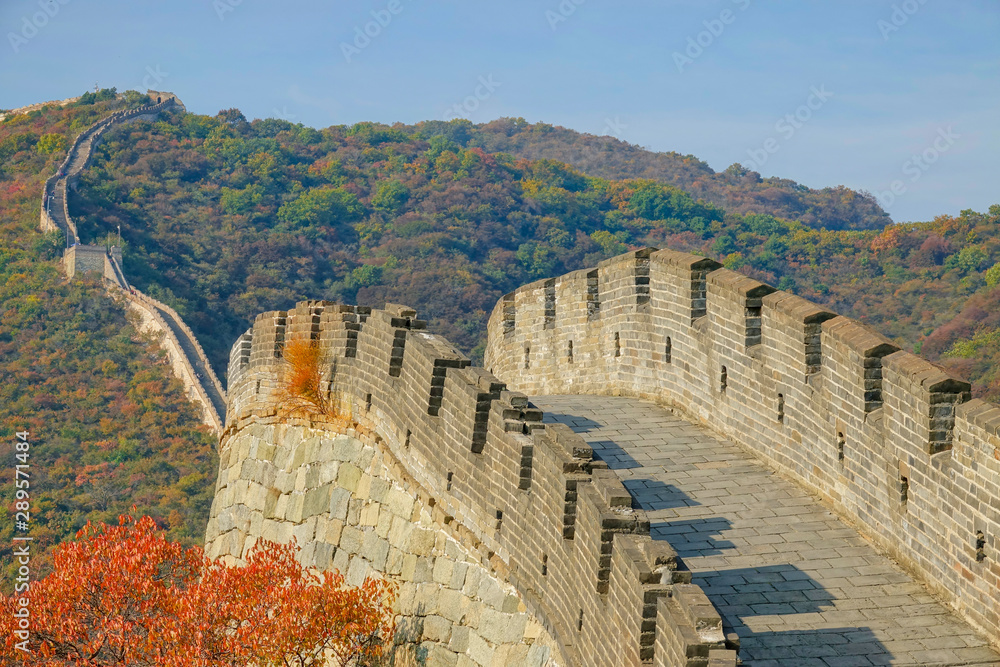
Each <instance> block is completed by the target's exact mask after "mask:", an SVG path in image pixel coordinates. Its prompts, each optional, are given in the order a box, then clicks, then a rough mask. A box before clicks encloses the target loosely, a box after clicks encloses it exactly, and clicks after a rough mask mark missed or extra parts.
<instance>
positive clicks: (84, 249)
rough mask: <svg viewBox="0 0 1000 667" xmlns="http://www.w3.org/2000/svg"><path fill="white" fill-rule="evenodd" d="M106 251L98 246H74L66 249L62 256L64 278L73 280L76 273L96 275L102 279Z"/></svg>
mask: <svg viewBox="0 0 1000 667" xmlns="http://www.w3.org/2000/svg"><path fill="white" fill-rule="evenodd" d="M107 254H108V253H107V250H105V248H104V246H99V245H75V246H72V247H69V248H66V252H65V253H64V254H63V268H64V270H65V271H66V277H68V278H73V277H74V276H75V275H76V274H78V273H97V274H99V275H100V276H101V277H102V278H103V277H104V274H105V271H104V268H105V267H104V265H105V259H106V257H107Z"/></svg>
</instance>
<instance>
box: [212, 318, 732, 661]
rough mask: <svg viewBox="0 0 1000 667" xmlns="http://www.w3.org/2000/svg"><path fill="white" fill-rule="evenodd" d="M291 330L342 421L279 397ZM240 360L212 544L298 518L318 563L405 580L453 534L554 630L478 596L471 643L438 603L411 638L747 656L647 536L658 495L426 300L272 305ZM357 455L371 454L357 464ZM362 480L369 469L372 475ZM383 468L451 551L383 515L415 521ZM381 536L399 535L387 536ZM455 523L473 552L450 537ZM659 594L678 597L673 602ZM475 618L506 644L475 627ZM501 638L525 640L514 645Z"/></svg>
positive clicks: (464, 600) (298, 531)
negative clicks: (403, 565)
mask: <svg viewBox="0 0 1000 667" xmlns="http://www.w3.org/2000/svg"><path fill="white" fill-rule="evenodd" d="M543 311H544V309H542V311H540V312H543ZM543 314H544V313H543ZM296 338H301V339H305V340H311V341H314V342H315V344H317V345H319V346H320V349H321V352H322V354H323V357H324V375H323V386H322V392H323V394H324V395H325V396H327V397H328V398H329V400H330V401H331V402H332V403H333V404H335V405H336V406H337V410H338V414H339V415H340V419H339V420H335V421H331V422H324V421H320V420H313V421H309V420H306V419H305V418H304V417H293V416H290V415H288V414H286V413H282V412H280V411H279V406H278V405H277V400H276V396H277V392H278V390H279V386H280V382H281V376H282V373H283V369H284V367H285V362H284V361H283V360H282V357H281V354H282V351H283V348H284V345H285V343H286V342H287V341H289V340H293V339H296ZM529 363H530V360H529ZM229 378H230V388H229V395H228V411H227V415H226V428H225V431H224V433H223V436H222V439H221V443H220V459H221V462H220V476H219V486H218V489H217V495H216V498H215V502H214V504H213V509H212V519H211V520H210V524H209V528H208V533H207V536H206V541H207V542H208V544H209V548H210V551H211V553H213V554H228V555H232V556H242V555H244V554H245V550H246V548H247V545H248V544H249V543H251V542H252V540H253V539H256V538H259V537H273V538H278V539H287V538H288V537H289V536H290V535H301V536H302V539H304V540H307V542H308V543H309V544H316V545H317V546H315V547H313V548H312V550H311V551H308V552H305V553H303V557H304V558H306V559H307V560H308V562H310V563H311V564H314V565H316V566H317V567H337V568H340V569H342V570H343V569H345V568H346V571H347V572H348V574H349V575H350V576H352V577H354V578H355V579H356V578H357V577H360V576H361V574H360V573H362V572H367V571H369V570H374V571H376V572H379V573H381V574H383V575H386V576H389V577H392V578H394V579H396V580H397V581H400V582H401V583H402V584H403V585H404V586H409V587H408V588H406V590H407V591H410V590H416V589H413V588H412V586H410V584H412V583H414V582H411V581H410V580H408V579H407V577H408V576H410V574H409V572H408V571H404V570H401V569H399V566H398V564H399V563H400V562H402V561H400V558H403V559H404V560H405V559H406V558H407V557H409V556H410V555H412V556H414V557H418V562H420V563H424V564H423V565H420V567H422V568H423V569H424V571H426V570H427V568H430V571H431V572H432V573H433V571H434V569H435V567H437V564H436V561H435V562H434V565H431V563H430V561H429V560H428V559H432V558H438V557H441V554H442V552H441V551H440V549H441V548H443V549H444V551H443V554H444V557H446V558H450V559H451V560H450V561H449V562H451V563H453V564H452V565H442V566H441V567H444V568H448V567H451V568H455V567H458V565H457V564H459V563H466V564H469V563H471V564H473V565H476V564H477V563H478V565H476V567H479V568H482V570H483V576H484V577H487V578H489V579H490V580H495V581H496V582H498V585H500V584H503V586H509V587H510V588H509V590H511V591H513V592H514V593H515V594H516V597H517V599H518V607H517V612H516V613H517V614H522V613H526V614H527V615H528V617H527V618H528V619H529V620H525V621H524V623H525V625H524V627H525V628H531V627H533V625H532V624H533V623H537V624H538V626H540V628H541V629H542V630H544V632H542V631H541V630H540V631H539V632H538V635H537V636H538V640H535V641H534V642H533V643H532V644H531V645H530V646H529V645H528V644H527V642H526V641H525V636H523V635H522V636H520V637H517V636H516V635H518V633H520V632H521V621H520V620H517V621H515V620H509V621H508V620H506V617H504V620H503V622H504V623H509V624H511V625H510V627H511V628H513V629H511V630H510V634H509V635H505V636H504V637H503V639H502V640H501V639H500V638H496V642H491V641H490V639H489V638H488V637H487V636H486V635H485V634H484V633H483V632H484V628H483V625H482V622H481V619H480V621H479V623H480V624H479V625H478V626H477V625H476V623H477V621H476V615H475V613H473V612H470V613H469V614H468V615H462V616H458V617H457V618H449V619H448V622H449V623H450V625H447V628H450V630H448V631H450V632H451V633H452V634H451V636H455V633H456V632H459V634H460V635H461V634H462V633H464V632H466V630H467V631H468V637H469V638H470V640H469V645H468V646H462V645H461V644H459V646H458V647H452V646H451V644H450V643H448V644H446V643H445V642H444V640H441V639H434V637H440V636H443V635H444V634H447V632H446V631H445V630H442V629H440V628H445V627H446V624H445V623H444V622H438V621H435V623H437V626H439V628H438V629H435V630H434V632H436V633H437V634H436V635H434V636H433V637H432V636H431V635H428V634H427V630H426V628H427V627H428V626H427V621H426V619H425V620H424V621H423V626H422V627H423V628H424V631H423V632H424V635H423V636H414V637H413V638H411V641H414V642H417V643H420V642H431V643H432V644H434V647H432V649H433V650H435V651H437V652H438V654H439V655H440V656H441V660H450V658H448V655H454V657H455V660H456V662H455V663H451V662H447V663H445V662H443V663H441V664H480V665H486V664H512V665H516V664H532V663H531V660H533V659H537V657H538V653H535V654H530V651H531V648H532V647H534V646H536V645H537V646H539V647H543V646H546V645H551V646H553V647H554V649H555V650H553V651H552V652H551V653H550V655H549V657H548V659H550V660H552V661H553V662H555V663H558V664H565V665H593V666H594V667H597V666H601V667H607V666H613V665H634V664H638V663H639V662H640V661H643V662H644V664H650V665H657V666H660V665H663V666H665V665H690V666H692V667H697V666H700V665H707V664H708V661H709V660H710V659H712V660H714V661H715V662H713V664H718V665H720V667H724V666H725V665H735V664H736V655H735V652H734V651H731V650H727V649H726V648H725V647H726V645H727V640H726V637H725V636H724V635H723V632H722V624H721V619H720V618H719V615H718V613H716V611H715V609H714V608H713V607H712V606H711V604H709V603H708V601H707V598H705V596H704V594H703V593H702V592H701V589H700V588H698V587H697V586H693V585H691V584H690V574H689V573H687V572H686V571H684V569H683V567H681V564H680V563H679V562H678V558H677V556H676V553H675V552H674V550H673V549H672V548H671V547H670V545H669V544H668V543H666V542H665V541H660V540H658V541H655V542H654V541H653V540H651V539H650V537H649V521H648V519H647V518H646V516H645V513H644V512H643V511H642V510H638V509H633V508H632V500H631V496H630V495H629V493H628V492H627V490H626V489H625V488H624V487H623V486H622V484H621V482H619V481H618V478H617V477H616V476H615V475H614V473H613V472H612V471H610V470H608V469H607V465H606V464H604V463H603V462H600V461H595V460H593V456H592V450H591V448H590V447H589V446H588V445H586V443H585V442H584V440H583V439H582V438H581V437H579V436H578V435H576V434H574V433H573V432H572V431H571V430H570V429H568V428H567V427H565V426H564V425H559V424H553V425H543V424H542V413H541V411H539V410H537V409H535V408H533V407H532V406H531V405H530V403H529V402H528V400H527V398H526V396H525V395H523V394H520V393H517V392H510V391H507V390H506V387H505V386H504V385H503V383H501V382H500V381H499V380H497V378H496V377H494V376H492V375H491V374H490V373H488V372H486V371H484V370H483V369H480V368H475V367H472V366H470V363H469V360H468V359H466V358H464V357H462V356H461V355H460V354H459V353H458V352H457V351H455V349H454V348H453V347H452V346H451V345H450V344H449V343H448V342H447V341H446V340H445V339H443V338H441V337H440V336H436V335H434V334H431V333H429V332H427V331H426V330H425V328H424V323H423V322H422V321H420V320H418V319H417V318H416V313H415V312H414V311H412V310H410V309H408V308H406V307H403V306H395V305H391V304H390V305H387V306H386V309H385V310H374V311H373V310H371V309H366V308H360V307H354V306H338V305H333V304H330V303H326V302H303V303H300V304H298V305H297V306H296V308H295V309H293V310H291V311H287V312H286V311H280V312H270V313H264V314H263V315H260V316H258V318H257V320H256V321H255V323H254V326H253V328H252V329H251V330H249V331H248V332H247V333H246V334H244V335H243V336H241V337H240V339H239V340H237V342H236V344H235V345H234V347H233V350H232V354H231V357H230V367H229ZM295 429H298V430H295ZM343 435H348V436H350V439H349V440H350V442H355V441H359V442H361V443H362V445H363V452H364V453H363V454H356V453H354V454H352V456H355V457H360V458H351V459H349V460H345V459H343V458H338V456H340V455H339V454H337V452H338V451H340V450H338V447H347V446H348V444H347V443H348V440H343V439H338V437H342V436H343ZM337 443H342V444H339V445H338V444H337ZM352 446H353V445H352ZM292 452H302V454H298V453H295V454H292ZM289 457H291V458H289ZM289 461H291V463H289ZM348 464H350V465H351V466H353V467H354V468H356V469H357V473H354V472H351V473H349V474H348V476H347V477H344V478H343V479H342V478H341V475H342V474H343V471H344V470H345V466H346V465H348ZM347 469H349V470H353V469H351V468H347ZM355 477H358V481H357V483H356V480H355ZM293 478H294V480H299V481H294V483H293ZM360 479H370V480H371V481H370V482H368V483H367V487H366V486H365V483H362V482H361V481H360ZM375 480H380V481H379V482H378V483H376V481H375ZM376 486H377V487H378V489H379V490H378V491H377V493H379V494H381V493H382V492H383V491H384V492H385V494H386V495H385V498H387V497H388V496H389V495H390V494H392V493H394V492H399V491H400V490H402V492H403V493H405V494H407V495H408V496H409V497H412V498H416V499H417V503H416V504H415V505H414V507H413V508H412V510H411V514H410V515H409V519H408V520H409V522H410V524H411V525H412V526H415V527H419V528H421V529H432V530H434V531H436V533H437V534H438V537H435V545H438V547H439V548H438V547H436V548H438V551H434V552H429V553H426V554H424V553H422V554H417V553H412V554H411V553H410V552H408V551H407V543H406V541H405V539H402V538H400V539H396V540H395V541H393V538H392V536H391V535H389V534H388V533H387V534H385V535H380V534H379V531H380V530H381V531H382V532H384V531H385V528H386V526H388V528H389V530H390V531H391V530H392V526H393V525H400V526H401V525H402V523H399V522H397V521H396V520H395V519H394V518H392V517H395V518H397V519H399V520H400V522H403V523H406V522H405V521H403V520H404V518H405V517H404V515H405V514H406V512H403V513H402V514H399V513H396V514H393V510H392V509H391V508H387V507H385V505H386V504H387V503H385V502H384V498H383V501H379V500H377V499H376V498H375V497H373V496H372V489H374V488H375V487H376ZM321 487H323V490H321V491H318V489H320V488H321ZM348 492H349V493H350V496H349V497H348V495H347V494H348ZM310 493H313V494H314V495H312V496H310V495H309V494H310ZM317 493H318V494H319V495H318V496H317V495H315V494H317ZM327 493H329V494H331V496H330V497H331V498H333V496H334V495H336V497H337V498H339V499H341V500H339V501H338V502H342V501H343V499H345V498H346V503H347V514H346V515H344V514H343V512H341V508H340V506H339V505H337V506H336V507H335V506H334V502H333V500H329V501H328V500H327V495H326V494H327ZM366 494H367V495H366ZM310 498H311V499H310ZM283 499H285V500H283ZM306 503H309V508H308V510H306V509H305V504H306ZM380 503H381V504H380ZM373 505H378V509H370V508H371V507H372V506H373ZM352 507H353V508H355V509H356V511H353V510H352ZM366 507H367V508H369V509H367V510H366V509H364V508H366ZM386 512H388V514H386ZM341 516H343V517H344V518H340V517H341ZM334 521H339V522H341V523H342V524H343V525H341V524H334V528H333V533H332V534H331V532H330V530H331V529H330V525H331V522H334ZM321 522H322V524H323V526H325V528H324V530H325V532H326V536H325V537H323V538H322V539H321V538H320V537H319V534H320V532H319V529H318V528H317V526H319V525H320V523H321ZM415 529H416V528H414V527H409V528H399V530H401V531H403V532H406V531H410V530H415ZM338 530H339V531H340V534H339V536H338V535H336V533H337V531H338ZM345 534H347V535H348V536H349V537H348V538H347V539H348V541H347V542H346V543H345V537H344V535H345ZM387 535H389V536H388V537H387ZM396 537H400V536H399V535H396ZM377 540H387V541H388V543H387V545H384V544H383V543H382V542H378V548H376V547H375V546H373V545H374V544H375V542H376V541H377ZM401 540H402V541H401ZM449 540H452V541H454V542H455V543H456V544H457V545H459V546H460V547H461V552H459V551H455V550H452V553H451V555H450V556H449V553H448V548H449V547H448V546H447V545H448V544H451V542H450V541H449ZM300 541H301V540H300ZM321 542H322V544H323V545H325V546H321V545H320V543H321ZM358 545H361V546H358ZM365 545H368V546H367V547H366V546H365ZM442 545H443V546H442ZM386 549H388V552H387V554H388V555H387V556H386V558H385V559H383V557H382V553H383V552H384V551H386ZM358 559H360V560H361V561H362V562H361V563H359V564H355V562H357V561H358ZM470 571H471V570H470ZM452 574H453V576H454V569H453V570H452ZM466 576H468V574H467V575H466ZM431 577H432V579H433V574H432V575H431ZM447 583H448V585H447V586H446V585H445V583H444V576H443V574H442V575H441V577H440V581H436V582H435V585H436V586H438V588H437V589H435V590H440V591H445V590H452V591H457V590H458V588H457V585H458V583H459V582H458V581H457V579H455V580H452V579H449V580H448V582H447ZM452 584H454V585H452ZM441 587H443V588H441ZM418 594H419V595H422V593H417V592H415V593H414V595H418ZM441 594H442V595H444V593H441ZM448 595H451V596H453V597H454V596H455V595H457V594H456V593H449V594H448ZM661 598H666V599H668V600H669V604H667V605H665V606H662V605H661V606H659V607H658V606H657V600H659V599H661ZM408 600H409V598H408V597H406V598H404V599H403V600H402V601H401V609H400V611H401V613H404V616H406V621H407V622H406V623H404V627H405V626H410V627H414V628H417V627H421V626H420V622H419V621H417V620H411V617H412V616H413V615H416V616H420V614H419V612H418V611H417V610H416V609H415V608H413V607H408V606H407V604H408ZM485 602H486V601H485V600H481V599H480V600H478V601H477V599H476V598H475V596H470V595H467V594H466V593H465V591H464V587H463V591H462V594H461V595H460V596H459V603H460V604H463V605H471V607H470V609H471V608H472V607H475V606H476V605H479V606H478V607H477V608H479V609H481V610H482V611H483V613H484V614H485V612H486V609H487V607H488V606H489V605H487V606H482V605H481V604H480V603H485ZM507 604H508V607H507V608H506V609H505V608H504V607H503V606H501V608H500V609H499V610H498V609H497V608H496V606H495V605H493V607H492V612H493V613H501V614H514V613H515V612H514V611H512V608H513V602H510V603H507ZM521 605H523V608H524V609H523V611H522V610H521ZM437 609H439V611H440V609H441V607H440V606H439V607H437ZM430 615H431V616H440V615H441V613H437V614H433V613H432V614H430ZM513 618H514V617H513V616H512V617H511V619H513ZM518 618H519V617H518ZM462 628H464V629H462ZM664 628H669V631H667V630H666V629H664ZM477 636H478V637H481V638H483V639H485V640H486V648H488V649H491V650H492V651H493V653H492V654H491V653H490V651H487V650H485V649H483V644H476V643H475V640H474V638H475V637H477ZM546 637H549V638H551V640H546V639H545V638H546ZM730 641H732V638H730ZM435 642H436V643H435ZM449 642H450V640H449ZM539 642H540V643H539ZM474 645H475V646H479V649H481V650H478V651H477V649H475V648H474ZM504 647H508V648H504ZM506 650H510V651H515V650H517V651H525V650H527V651H528V654H524V655H523V658H522V657H521V655H520V654H518V655H517V656H515V657H511V656H512V655H513V653H508V654H503V651H506ZM497 656H505V657H503V659H502V660H501V659H500V658H498V657H497ZM487 658H488V659H487ZM470 661H471V662H470ZM505 661H506V662H505Z"/></svg>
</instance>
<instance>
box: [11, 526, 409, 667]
mask: <svg viewBox="0 0 1000 667" xmlns="http://www.w3.org/2000/svg"><path fill="white" fill-rule="evenodd" d="M78 536H79V537H80V538H81V539H80V540H78V541H76V542H70V543H66V544H63V545H62V546H60V547H59V549H58V550H57V552H56V555H55V571H54V572H53V573H52V574H51V575H49V576H48V577H46V578H44V579H42V580H40V581H38V582H35V583H33V584H32V585H31V588H30V590H29V591H27V592H24V593H15V594H14V595H11V596H10V597H4V598H3V599H2V600H0V607H2V609H0V614H2V616H0V632H2V633H3V641H4V642H5V644H3V648H2V652H0V664H8V661H9V660H11V659H12V658H13V659H15V660H16V663H17V664H21V665H27V666H35V665H58V666H64V665H65V666H69V665H87V666H94V667H97V666H101V667H103V666H105V665H150V666H154V665H155V666H157V667H216V666H223V665H225V666H227V667H235V666H236V665H249V664H253V665H258V666H260V667H266V666H281V667H308V666H318V665H323V664H327V663H326V660H327V659H333V660H334V661H335V662H334V663H333V664H340V665H367V664H371V663H372V661H374V660H378V659H379V658H380V657H381V656H383V655H384V654H386V653H387V645H388V643H389V642H390V641H391V637H392V634H393V632H394V622H393V620H392V619H393V616H392V611H391V608H390V605H391V604H392V601H393V598H394V596H395V590H394V588H393V586H392V585H391V584H389V583H387V582H385V581H382V580H377V579H367V580H366V581H365V582H364V584H363V585H361V586H360V587H357V588H355V587H349V586H345V585H344V578H343V576H342V575H340V574H339V573H337V572H323V573H321V574H316V573H313V572H310V571H308V570H306V569H305V568H303V567H302V565H301V564H299V562H298V561H297V560H296V558H295V552H296V550H297V547H296V546H295V545H294V544H293V545H278V544H275V543H273V542H263V541H262V542H258V543H257V545H256V546H255V548H254V549H253V551H252V552H251V554H250V555H249V557H248V558H247V562H246V564H245V565H242V566H234V565H229V564H226V563H224V562H222V561H221V560H214V561H213V560H210V559H208V558H206V557H205V555H204V553H203V552H202V550H201V549H200V548H197V547H195V548H190V549H184V548H183V547H182V546H180V545H179V544H176V543H173V542H169V541H167V540H166V539H164V537H163V536H162V534H161V533H160V531H159V530H158V529H157V528H156V524H155V522H154V521H153V520H152V519H151V518H149V517H144V518H142V519H139V520H138V521H134V520H133V519H132V518H131V517H122V518H121V520H120V525H119V526H115V527H109V526H106V525H103V524H102V525H100V526H93V525H90V524H88V525H87V527H86V528H84V530H82V531H80V534H79V535H78ZM22 598H24V599H22ZM25 603H26V604H25ZM18 608H27V609H28V610H29V613H30V620H29V622H28V624H29V628H28V631H27V632H28V633H27V639H26V640H25V634H24V633H23V630H22V631H21V632H20V633H19V632H18V630H19V627H18V623H17V619H16V618H15V616H14V612H15V611H16V610H17V609H18ZM23 641H27V644H20V648H19V646H18V645H19V643H20V642H23ZM24 648H27V649H29V651H30V652H25V651H24V650H23V649H24Z"/></svg>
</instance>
